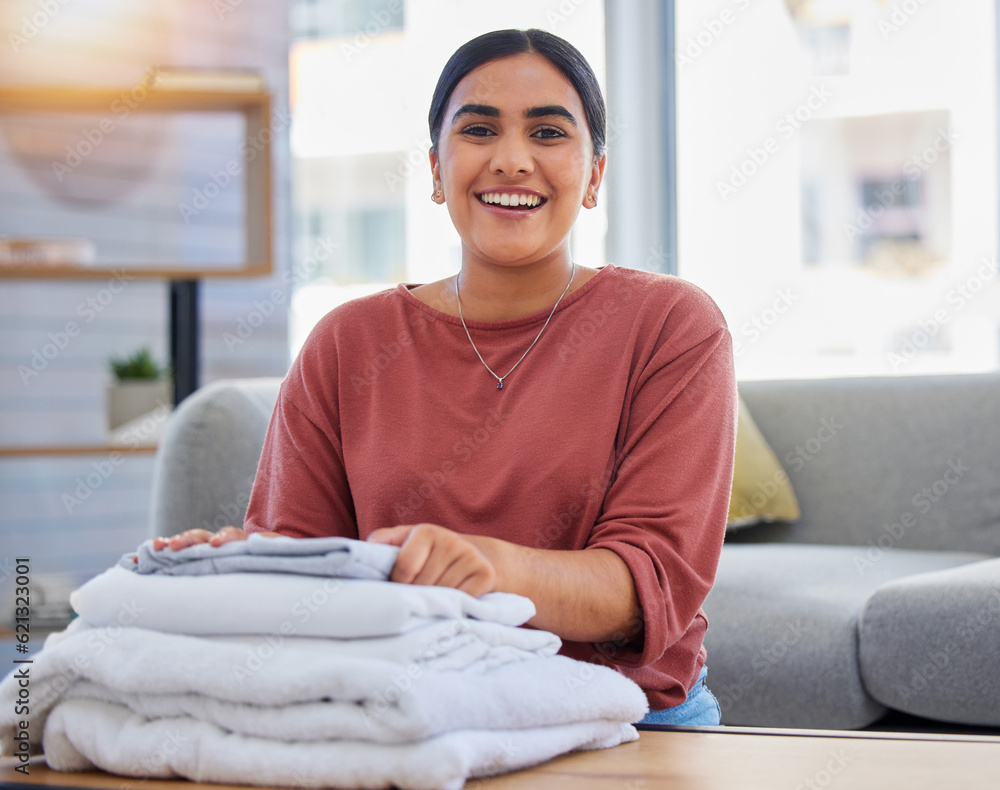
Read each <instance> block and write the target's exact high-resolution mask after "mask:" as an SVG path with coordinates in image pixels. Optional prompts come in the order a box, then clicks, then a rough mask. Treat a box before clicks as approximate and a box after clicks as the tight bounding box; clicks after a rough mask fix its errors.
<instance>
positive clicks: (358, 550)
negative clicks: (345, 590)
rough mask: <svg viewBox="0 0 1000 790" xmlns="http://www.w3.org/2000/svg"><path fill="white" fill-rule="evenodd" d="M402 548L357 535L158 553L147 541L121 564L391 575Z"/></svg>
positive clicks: (152, 569)
mask: <svg viewBox="0 0 1000 790" xmlns="http://www.w3.org/2000/svg"><path fill="white" fill-rule="evenodd" d="M398 553H399V549H398V548H397V547H396V546H386V545H383V544H379V543H366V542H364V541H362V540H354V539H353V538H286V537H280V538H266V537H264V536H263V535H250V536H249V538H248V539H247V540H239V541H233V542H231V543H225V544H223V545H222V546H210V545H208V544H207V543H197V544H195V545H194V546H188V548H186V549H181V550H180V551H172V550H171V549H163V550H162V551H153V541H151V540H147V541H145V542H144V543H143V544H142V545H141V546H139V548H138V550H137V551H135V552H131V553H128V554H125V555H123V556H122V558H121V559H120V560H119V561H118V564H119V566H121V567H122V568H126V569H128V570H130V571H135V572H136V573H142V574H160V575H167V576H205V575H208V574H213V573H294V574H298V575H300V576H330V577H337V578H342V579H373V580H376V581H384V580H386V579H388V578H389V574H390V572H391V571H392V566H393V565H394V564H395V562H396V555H397V554H398Z"/></svg>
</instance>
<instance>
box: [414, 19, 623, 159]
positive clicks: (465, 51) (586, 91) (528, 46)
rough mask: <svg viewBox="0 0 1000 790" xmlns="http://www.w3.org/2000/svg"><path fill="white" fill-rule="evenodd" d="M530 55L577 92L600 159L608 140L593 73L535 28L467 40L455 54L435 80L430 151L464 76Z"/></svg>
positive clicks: (569, 48)
mask: <svg viewBox="0 0 1000 790" xmlns="http://www.w3.org/2000/svg"><path fill="white" fill-rule="evenodd" d="M531 53H534V54H538V55H541V56H542V57H543V58H545V59H546V60H548V61H549V62H550V63H551V64H552V65H553V66H555V67H556V68H557V69H559V71H561V72H562V73H563V75H564V76H565V77H566V79H568V80H569V81H570V83H571V84H572V85H573V87H574V88H575V89H576V92H577V94H578V95H579V96H580V101H581V103H582V104H583V111H584V114H585V115H586V116H587V126H589V127H590V140H591V142H592V143H593V146H594V156H598V157H599V156H603V155H604V149H605V145H606V140H607V128H606V126H607V110H606V109H605V106H604V96H603V95H602V94H601V86H600V85H599V84H598V83H597V77H596V76H595V75H594V70H593V69H592V68H591V67H590V64H589V63H587V61H586V59H585V58H584V57H583V55H581V54H580V51H579V50H578V49H577V48H576V47H574V46H573V45H572V44H570V43H569V42H568V41H566V40H564V39H561V38H559V36H554V35H552V34H551V33H549V32H547V31H545V30H537V29H532V30H495V31H493V32H492V33H484V34H483V35H481V36H477V37H476V38H474V39H472V40H471V41H467V42H466V43H465V44H463V45H462V46H460V47H459V48H458V49H457V50H456V51H455V54H454V55H452V56H451V57H450V58H449V59H448V62H447V63H446V64H445V66H444V70H443V71H442V72H441V76H440V77H439V78H438V83H437V86H436V87H435V88H434V96H433V98H432V99H431V109H430V112H429V113H428V115H427V122H428V124H429V126H430V130H431V150H432V151H433V150H434V149H436V148H437V144H438V138H439V137H440V135H441V122H442V120H443V116H444V111H445V109H446V108H447V106H448V100H449V99H450V98H451V94H452V91H454V90H455V86H456V85H458V83H459V82H461V81H462V79H463V78H464V77H465V75H466V74H468V73H469V72H470V71H472V70H473V69H476V68H479V67H480V66H482V65H484V64H486V63H489V62H490V61H494V60H499V59H501V58H508V57H511V56H512V55H523V54H531Z"/></svg>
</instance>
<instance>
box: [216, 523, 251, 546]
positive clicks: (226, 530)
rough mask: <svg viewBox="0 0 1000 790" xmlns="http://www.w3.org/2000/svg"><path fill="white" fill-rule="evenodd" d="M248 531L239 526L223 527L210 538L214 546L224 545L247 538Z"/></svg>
mask: <svg viewBox="0 0 1000 790" xmlns="http://www.w3.org/2000/svg"><path fill="white" fill-rule="evenodd" d="M247 537H248V536H247V533H246V532H244V531H243V530H242V529H240V528H239V527H223V528H222V529H220V530H219V531H218V532H216V533H215V534H214V535H212V537H211V538H210V539H209V541H208V542H209V544H211V545H212V546H222V545H223V544H225V543H232V542H233V541H235V540H246V539H247Z"/></svg>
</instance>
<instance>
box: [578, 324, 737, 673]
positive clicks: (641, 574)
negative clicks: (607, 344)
mask: <svg viewBox="0 0 1000 790" xmlns="http://www.w3.org/2000/svg"><path fill="white" fill-rule="evenodd" d="M715 312H716V311H715V309H714V305H704V306H702V307H701V308H700V310H699V311H698V312H697V313H695V314H694V315H693V316H692V317H691V318H690V319H689V318H684V319H682V321H683V322H684V324H686V325H682V326H681V327H676V326H674V327H668V326H665V327H664V331H663V332H662V333H661V334H660V337H658V338H657V339H656V342H657V343H658V346H657V348H656V349H655V350H654V351H653V352H652V353H651V354H650V355H649V358H648V362H647V363H646V365H645V367H644V369H643V371H642V373H641V375H639V376H637V377H636V379H635V382H634V390H633V391H632V392H631V393H630V397H629V399H628V409H627V414H626V415H625V416H624V423H623V431H622V435H621V438H620V443H619V447H620V450H619V456H618V461H617V465H616V469H615V472H614V476H613V481H612V483H611V485H610V486H609V488H608V491H607V495H606V498H605V504H604V507H603V509H602V513H601V516H600V518H599V519H598V521H597V523H596V524H595V526H594V530H593V533H592V535H591V538H590V540H589V541H588V544H587V545H588V548H607V549H611V550H612V551H615V552H616V553H617V554H618V555H619V556H620V557H621V558H622V559H623V560H624V561H625V563H626V564H627V565H628V567H629V570H630V571H631V573H632V577H633V579H634V581H635V584H636V589H637V591H638V594H639V600H640V605H641V607H642V611H643V624H642V625H643V628H644V639H643V640H642V642H641V651H639V650H637V649H636V643H635V642H633V641H629V640H626V639H621V640H616V642H615V643H609V644H603V645H600V646H598V647H599V649H600V650H601V652H603V653H604V654H605V655H606V656H608V657H609V658H611V659H612V660H613V662H614V663H615V664H618V665H621V666H631V667H641V666H645V665H649V664H651V663H653V662H655V661H656V660H657V659H659V658H660V657H661V656H662V655H663V654H664V653H665V652H666V651H667V650H668V649H669V648H670V647H671V646H673V645H674V644H675V643H676V642H677V641H678V640H679V639H681V637H683V636H684V635H685V634H686V633H688V631H689V630H690V628H691V627H692V624H693V623H695V622H696V620H698V618H699V617H700V618H702V620H703V615H701V612H700V610H701V605H702V603H703V602H704V599H705V597H706V596H707V595H708V592H709V590H710V589H711V587H712V584H713V582H714V579H715V573H716V568H717V565H718V559H719V554H720V552H721V549H722V542H723V538H724V534H725V526H726V514H727V512H728V506H729V492H730V489H731V486H732V473H733V466H732V459H733V452H734V446H735V435H736V385H735V377H734V372H733V356H732V341H731V338H730V335H729V332H728V330H726V329H725V328H724V325H723V326H722V327H721V328H718V329H716V330H715V331H714V332H712V333H711V334H709V335H708V336H707V337H703V339H700V340H698V336H699V333H701V334H703V331H704V330H703V327H704V325H705V323H706V321H705V319H704V315H705V314H706V313H707V315H708V316H709V317H713V314H715ZM679 337H680V338H685V341H684V342H683V343H681V344H680V345H678V343H677V339H678V338H679ZM692 338H693V339H694V340H695V342H693V343H692V342H691V341H692ZM701 625H702V627H704V623H702V624H701ZM626 636H627V635H626Z"/></svg>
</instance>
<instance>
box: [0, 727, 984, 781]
mask: <svg viewBox="0 0 1000 790" xmlns="http://www.w3.org/2000/svg"><path fill="white" fill-rule="evenodd" d="M29 770H30V774H29V775H28V776H24V775H23V774H21V773H19V772H17V771H15V770H14V768H13V763H12V762H11V761H10V759H9V758H8V759H7V760H4V763H3V767H0V788H7V789H9V790H26V788H29V787H32V786H34V787H45V788H54V787H60V788H86V789H87V790H91V789H92V788H100V789H101V790H192V789H193V788H196V787H204V788H206V789H210V790H226V788H232V787H234V786H233V785H221V784H213V785H207V784H206V785H201V784H199V783H195V782H187V781H183V780H182V781H166V780H154V779H148V780H145V779H135V778H125V777H118V776H112V775H110V774H105V773H100V772H94V773H58V772H56V771H52V770H50V769H49V768H48V767H46V766H45V765H44V763H32V764H30V765H29ZM998 786H1000V738H998V737H992V738H991V737H979V738H966V737H963V736H933V737H930V738H928V737H922V736H912V735H894V734H886V733H878V734H869V733H846V732H839V731H823V730H754V729H750V728H745V729H744V728H740V729H734V728H726V727H719V728H716V727H705V728H690V729H687V728H671V729H664V730H660V731H644V732H642V734H641V737H640V739H639V740H638V741H637V742H634V743H628V744H623V745H622V746H617V747H615V748H613V749H604V750H601V751H595V752H577V753H574V754H567V755H563V756H561V757H557V758H555V759H554V760H550V761H549V762H547V763H544V764H542V765H539V766H536V767H534V768H529V769H527V770H524V771H518V772H516V773H511V774H507V775H504V776H498V777H492V778H490V779H472V780H469V782H468V783H467V784H466V790H515V788H516V789H517V790H536V789H537V790H560V789H561V788H565V790H611V789H612V788H614V790H694V789H695V788H697V790H717V789H718V790H732V788H739V790H781V788H787V789H788V790H805V789H810V788H838V787H841V788H850V789H851V790H885V788H895V787H905V788H907V790H924V788H926V789H927V790H940V788H942V787H959V788H962V790H980V788H982V790H986V788H989V790H995V789H996V788H997V787H998Z"/></svg>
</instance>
